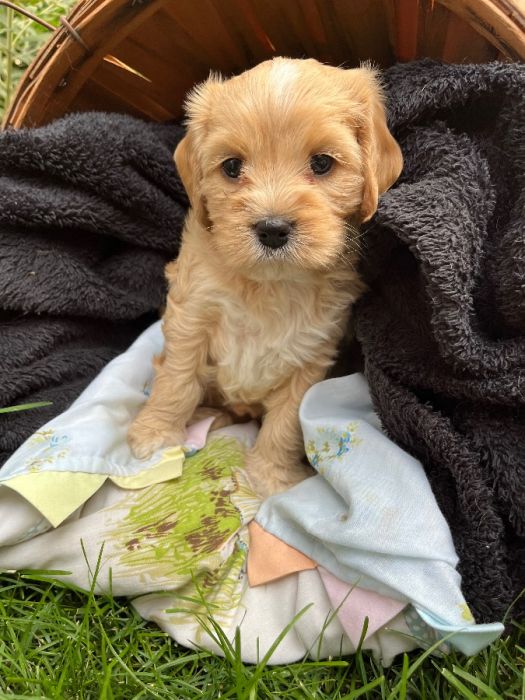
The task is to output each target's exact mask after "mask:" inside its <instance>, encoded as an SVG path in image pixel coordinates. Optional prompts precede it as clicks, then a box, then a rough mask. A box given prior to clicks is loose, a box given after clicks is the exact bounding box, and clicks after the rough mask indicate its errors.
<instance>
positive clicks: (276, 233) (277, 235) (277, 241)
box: [253, 217, 293, 248]
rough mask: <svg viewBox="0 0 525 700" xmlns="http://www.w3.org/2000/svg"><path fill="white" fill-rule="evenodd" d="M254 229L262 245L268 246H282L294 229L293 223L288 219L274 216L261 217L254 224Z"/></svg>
mask: <svg viewBox="0 0 525 700" xmlns="http://www.w3.org/2000/svg"><path fill="white" fill-rule="evenodd" d="M253 230H254V231H255V233H256V235H257V238H258V239H259V241H260V242H261V243H262V245H264V246H266V247H267V248H282V247H283V246H284V245H286V243H287V242H288V238H289V236H290V234H291V233H292V231H293V224H292V222H291V221H287V220H286V219H281V218H279V217H273V218H270V219H261V221H258V222H257V223H256V224H254V227H253Z"/></svg>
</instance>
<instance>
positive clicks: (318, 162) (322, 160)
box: [310, 153, 334, 175]
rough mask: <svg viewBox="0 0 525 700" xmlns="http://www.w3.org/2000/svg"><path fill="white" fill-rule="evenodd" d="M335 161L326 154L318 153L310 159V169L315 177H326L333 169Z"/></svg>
mask: <svg viewBox="0 0 525 700" xmlns="http://www.w3.org/2000/svg"><path fill="white" fill-rule="evenodd" d="M333 164H334V159H333V158H332V156H327V155H326V153H317V154H316V155H315V156H312V157H311V158H310V168H311V169H312V172H313V173H315V175H325V174H326V173H327V172H329V171H330V170H331V169H332V165H333Z"/></svg>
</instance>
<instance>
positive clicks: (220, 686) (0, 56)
mask: <svg viewBox="0 0 525 700" xmlns="http://www.w3.org/2000/svg"><path fill="white" fill-rule="evenodd" d="M21 4H23V5H24V7H26V8H27V9H30V10H31V11H32V12H34V13H35V14H37V15H38V16H40V17H42V18H43V19H45V20H46V21H48V22H50V23H51V24H53V25H57V24H58V19H59V17H60V15H61V14H65V13H66V12H67V10H68V8H69V7H70V6H71V4H72V3H71V1H70V0H62V1H61V2H60V1H57V2H53V1H45V0H36V1H33V2H24V3H21ZM47 36H48V32H47V31H46V30H45V29H44V28H42V27H39V26H38V25H36V24H34V23H33V22H31V21H30V20H27V19H25V18H23V17H20V16H18V15H16V14H15V13H14V12H12V11H11V10H7V9H6V8H5V7H0V118H1V117H2V115H3V112H4V110H5V108H6V105H7V104H8V103H9V101H10V99H11V97H12V95H13V92H14V88H15V85H16V82H17V81H18V80H19V78H20V76H21V74H22V72H23V71H24V70H25V68H26V67H27V66H28V65H29V63H30V62H31V60H32V59H33V57H34V56H35V54H36V52H37V50H38V48H39V46H40V45H41V44H42V43H43V42H44V41H45V40H46V38H47ZM5 410H6V409H5ZM207 624H208V625H210V626H211V630H212V632H213V634H214V635H215V636H216V637H217V640H218V642H219V643H220V644H221V647H222V648H223V650H224V655H225V658H224V659H221V658H218V657H216V656H214V655H213V654H210V653H208V652H205V651H198V652H195V651H190V650H188V649H184V648H182V647H180V646H178V645H177V644H175V643H174V642H173V641H172V640H171V639H170V638H169V637H167V635H165V634H164V633H163V632H162V631H161V630H160V629H159V628H158V627H156V626H155V625H152V624H149V623H146V622H144V621H143V620H142V619H140V618H139V617H138V616H137V615H136V614H135V613H134V612H133V610H132V609H131V607H130V606H129V603H128V602H127V601H126V600H122V599H115V598H112V597H109V596H95V595H94V594H93V593H92V592H88V593H84V592H82V591H76V590H72V589H71V588H69V587H67V586H66V585H65V584H63V583H53V582H50V581H49V580H48V578H47V577H46V576H43V575H37V574H36V573H34V572H33V573H32V574H31V573H26V574H17V575H16V574H0V700H3V698H11V699H16V698H34V699H35V700H36V699H37V698H38V699H44V698H46V699H52V698H53V699H60V700H62V699H65V698H67V699H69V698H72V699H75V700H77V699H78V700H84V699H86V700H87V699H91V698H93V699H96V698H98V699H99V700H113V699H117V698H124V699H126V700H127V699H130V698H144V699H148V700H149V699H150V698H166V700H168V699H169V700H176V699H178V698H184V699H185V700H186V699H188V700H189V699H191V698H201V699H203V700H205V699H209V700H217V699H218V698H233V699H234V700H243V699H244V698H246V700H255V699H256V698H257V699H266V698H268V699H270V698H273V699H278V700H280V699H285V698H290V700H292V699H293V700H303V699H305V700H307V699H310V698H311V699H314V698H315V699H316V700H322V699H330V700H354V699H357V698H364V699H368V698H370V699H372V698H381V699H382V700H398V699H399V700H404V699H405V698H407V699H408V698H410V699H415V698H421V699H422V700H452V699H454V700H457V699H458V698H459V699H462V698H466V699H467V700H469V699H470V700H471V699H472V698H492V699H493V700H498V698H501V699H504V700H525V649H524V646H525V628H524V627H523V626H520V625H518V624H517V623H514V625H513V629H512V632H511V634H510V635H509V636H506V637H504V638H503V639H501V640H499V641H498V642H496V643H495V644H493V645H492V646H491V647H490V648H489V649H486V650H484V651H482V652H481V653H479V654H478V655H477V656H475V657H471V658H465V657H462V656H460V655H456V654H451V655H450V656H447V657H445V658H438V657H432V656H429V655H428V654H426V653H420V654H417V653H414V654H410V655H409V656H406V655H405V656H404V657H402V658H401V659H399V660H398V661H397V662H396V663H395V664H394V665H393V666H392V667H391V668H389V669H382V668H381V667H380V666H379V665H378V664H377V663H375V662H374V660H373V659H372V658H371V657H370V656H367V655H366V654H364V653H361V652H358V653H357V654H356V655H355V656H353V657H349V658H346V659H336V660H331V661H325V662H319V663H315V662H309V661H306V660H305V661H302V662H300V663H295V664H292V665H288V666H278V667H271V666H268V665H266V664H264V663H261V664H259V665H258V666H249V665H245V664H243V663H242V662H241V660H240V656H239V648H240V647H241V645H242V634H241V635H240V636H239V637H238V639H237V640H236V643H235V644H233V645H231V644H229V643H228V642H227V640H225V639H224V637H223V636H222V633H221V630H220V629H219V628H217V627H214V626H213V621H208V623H207Z"/></svg>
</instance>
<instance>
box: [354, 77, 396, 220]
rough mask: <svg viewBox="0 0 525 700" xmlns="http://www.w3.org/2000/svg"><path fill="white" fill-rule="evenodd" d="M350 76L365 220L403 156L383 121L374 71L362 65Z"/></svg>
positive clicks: (362, 212)
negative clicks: (356, 112) (357, 113)
mask: <svg viewBox="0 0 525 700" xmlns="http://www.w3.org/2000/svg"><path fill="white" fill-rule="evenodd" d="M346 73H347V74H348V75H351V85H352V98H353V99H355V100H356V102H358V103H359V105H360V107H361V110H359V111H360V113H361V116H360V119H359V122H360V123H359V124H358V125H357V133H358V141H359V146H360V147H361V154H362V169H363V194H362V200H361V220H362V221H368V220H369V219H371V218H372V216H373V215H374V214H375V212H376V210H377V204H378V199H379V195H381V194H383V192H386V191H387V190H388V189H389V188H390V187H391V186H392V185H393V184H394V182H395V181H396V180H397V178H398V177H399V175H400V174H401V170H402V169H403V156H402V154H401V149H400V148H399V145H398V143H397V141H396V140H395V139H394V137H393V136H392V134H391V133H390V131H389V130H388V126H387V123H386V113H385V106H384V99H383V93H382V89H381V84H380V82H379V79H378V76H377V73H376V71H375V70H373V69H372V68H370V67H368V66H362V67H361V68H356V69H353V70H348V71H346Z"/></svg>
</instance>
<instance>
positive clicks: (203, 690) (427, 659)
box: [0, 573, 525, 700]
mask: <svg viewBox="0 0 525 700" xmlns="http://www.w3.org/2000/svg"><path fill="white" fill-rule="evenodd" d="M0 620H1V624H0V698H2V699H3V698H17V697H19V698H22V697H23V698H35V700H36V698H39V699H44V698H46V699H48V698H49V699H51V698H53V699H60V700H62V699H63V698H74V699H77V698H78V699H79V700H83V699H88V698H89V699H91V698H93V699H95V698H98V699H100V700H113V699H117V698H126V699H128V698H144V699H148V700H149V699H150V698H163V699H166V700H175V699H177V698H184V699H185V700H186V699H188V700H189V699H191V698H201V699H206V700H217V699H218V698H232V699H234V700H244V699H246V700H252V699H253V700H255V699H256V698H257V699H261V700H262V699H264V700H266V699H268V700H269V699H270V698H273V699H279V700H280V699H281V698H282V699H284V698H290V699H294V700H299V699H301V700H302V699H305V700H306V699H310V698H311V699H312V700H313V699H314V698H315V699H316V700H324V699H326V700H328V699H330V700H354V698H382V699H383V700H387V699H388V700H397V699H399V700H402V699H405V698H411V699H415V698H421V699H422V700H423V699H424V700H449V699H450V700H452V699H453V698H454V700H456V699H457V698H466V699H468V700H471V699H472V698H492V699H494V700H497V699H498V698H501V700H503V699H504V700H525V675H524V661H525V649H524V648H523V644H524V642H525V628H524V627H520V626H518V625H517V624H515V625H514V631H513V633H512V634H511V635H510V636H507V637H505V638H503V639H501V640H499V641H498V642H496V643H495V644H493V645H492V646H491V648H490V649H487V650H484V651H482V652H481V653H479V654H478V655H477V656H475V657H471V658H469V659H467V658H465V657H461V656H459V655H456V654H451V655H450V656H447V657H444V658H442V657H432V656H428V655H426V654H411V655H409V656H406V655H405V656H404V657H403V658H402V659H400V661H399V662H398V663H396V664H394V665H393V666H392V667H391V668H389V669H382V668H381V667H380V666H379V665H378V664H376V663H375V662H374V660H373V659H372V658H371V657H369V656H368V655H366V654H363V653H361V652H359V653H358V654H356V655H355V656H353V657H348V658H346V659H339V660H331V661H326V662H309V661H301V662H299V663H295V664H291V665H288V666H277V667H271V666H268V665H265V664H264V663H261V664H259V666H255V665H254V666H250V665H245V664H243V663H242V662H241V661H240V658H239V647H240V646H241V645H242V635H241V636H240V638H239V640H238V643H236V644H233V645H231V644H228V643H226V642H225V641H224V640H223V639H221V631H220V629H218V628H213V626H212V632H213V634H215V635H216V637H217V639H218V641H219V642H220V643H221V646H222V648H223V650H224V652H225V657H226V658H225V659H221V658H218V657H216V656H214V655H213V654H210V653H208V652H206V651H191V650H188V649H184V648H182V647H179V646H178V645H177V644H175V643H174V642H173V641H172V640H171V639H170V638H169V637H167V636H166V635H165V634H164V633H163V632H161V631H160V630H159V629H158V628H157V627H156V626H154V625H152V624H149V623H146V622H144V621H143V620H141V619H140V618H138V617H137V615H136V614H135V613H134V612H133V611H132V609H131V608H130V606H129V604H128V603H127V601H126V600H122V599H115V598H112V597H109V596H95V595H93V593H91V592H88V593H83V592H80V591H76V590H72V589H71V588H68V587H67V586H66V585H65V584H63V583H58V584H53V583H51V582H49V581H48V580H46V579H45V577H44V576H42V575H40V576H39V575H37V574H31V573H28V574H19V575H12V574H2V575H0Z"/></svg>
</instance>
